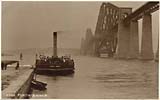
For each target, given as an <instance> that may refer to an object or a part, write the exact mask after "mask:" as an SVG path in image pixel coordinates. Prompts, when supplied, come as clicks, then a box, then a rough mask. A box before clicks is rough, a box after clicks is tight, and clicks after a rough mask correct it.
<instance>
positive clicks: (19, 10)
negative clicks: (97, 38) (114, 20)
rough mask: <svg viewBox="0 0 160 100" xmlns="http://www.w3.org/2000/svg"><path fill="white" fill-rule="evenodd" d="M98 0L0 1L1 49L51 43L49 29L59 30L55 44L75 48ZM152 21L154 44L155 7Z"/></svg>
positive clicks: (125, 4)
mask: <svg viewBox="0 0 160 100" xmlns="http://www.w3.org/2000/svg"><path fill="white" fill-rule="evenodd" d="M112 3H113V4H115V5H116V6H119V7H132V8H133V10H134V9H136V8H138V7H140V6H141V5H143V4H144V2H112ZM101 4H102V2H24V1H21V2H9V1H3V2H2V35H1V36H2V50H10V49H25V48H44V47H45V48H46V47H51V46H52V32H53V31H62V32H61V33H60V34H59V35H58V47H63V48H79V47H80V40H81V38H82V37H84V36H85V31H86V29H87V28H91V29H92V32H93V33H94V31H95V26H96V23H97V18H98V13H99V8H100V5H101ZM140 23H141V21H140ZM153 24H154V26H153V30H154V32H153V39H154V40H155V41H154V45H156V46H157V43H158V42H157V36H158V35H157V34H158V27H159V26H158V11H157V12H155V13H154V14H153ZM140 31H141V30H140ZM154 48H155V46H154Z"/></svg>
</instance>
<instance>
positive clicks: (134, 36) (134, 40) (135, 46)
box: [129, 21, 139, 59]
mask: <svg viewBox="0 0 160 100" xmlns="http://www.w3.org/2000/svg"><path fill="white" fill-rule="evenodd" d="M130 27H131V28H130V45H129V58H130V59H135V58H138V56H139V37H138V21H131V23H130Z"/></svg>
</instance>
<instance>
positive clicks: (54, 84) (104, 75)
mask: <svg viewBox="0 0 160 100" xmlns="http://www.w3.org/2000/svg"><path fill="white" fill-rule="evenodd" d="M34 59H35V55H33V54H32V55H24V60H23V62H21V64H34ZM73 59H74V60H75V64H76V65H75V68H76V69H75V73H74V74H73V75H70V76H57V77H53V76H43V75H39V76H37V80H39V81H43V82H46V83H47V90H45V91H38V90H33V94H43V95H44V96H43V95H42V96H41V97H40V96H39V97H38V96H34V97H33V98H60V99H64V98H66V99H74V98H77V99H82V98H85V99H88V98H89V99H91V98H93V99H96V98H98V99H100V98H116V99H117V98H120V99H123V98H133V99H134V98H139V99H144V98H148V99H149V98H158V92H157V91H158V87H157V76H158V68H157V67H158V63H155V62H154V61H150V62H142V61H138V60H128V61H127V60H116V59H102V58H96V57H87V56H73Z"/></svg>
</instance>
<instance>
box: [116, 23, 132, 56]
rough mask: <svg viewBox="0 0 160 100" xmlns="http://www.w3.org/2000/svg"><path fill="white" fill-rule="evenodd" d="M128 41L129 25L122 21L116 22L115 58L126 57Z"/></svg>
mask: <svg viewBox="0 0 160 100" xmlns="http://www.w3.org/2000/svg"><path fill="white" fill-rule="evenodd" d="M129 43H130V26H129V25H124V24H123V22H122V21H121V22H119V24H118V48H117V55H116V58H122V59H123V58H128V55H129Z"/></svg>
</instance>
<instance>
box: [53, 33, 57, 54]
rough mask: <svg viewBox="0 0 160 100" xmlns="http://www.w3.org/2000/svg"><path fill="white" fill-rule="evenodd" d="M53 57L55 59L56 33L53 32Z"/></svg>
mask: <svg viewBox="0 0 160 100" xmlns="http://www.w3.org/2000/svg"><path fill="white" fill-rule="evenodd" d="M53 56H54V57H57V32H53Z"/></svg>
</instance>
